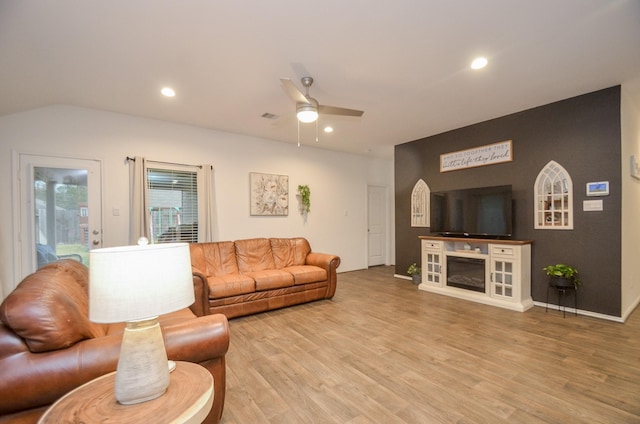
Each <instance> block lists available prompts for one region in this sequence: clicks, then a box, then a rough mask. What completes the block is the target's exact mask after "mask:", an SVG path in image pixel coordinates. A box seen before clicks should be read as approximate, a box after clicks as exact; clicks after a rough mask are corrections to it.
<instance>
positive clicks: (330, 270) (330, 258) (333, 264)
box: [305, 252, 340, 299]
mask: <svg viewBox="0 0 640 424" xmlns="http://www.w3.org/2000/svg"><path fill="white" fill-rule="evenodd" d="M305 264H307V265H315V266H318V267H320V268H324V269H325V270H326V271H327V281H328V282H329V286H328V287H327V294H326V298H327V299H330V298H332V297H333V295H334V294H335V293H336V286H337V282H338V279H337V275H336V270H337V269H338V267H339V266H340V257H339V256H336V255H330V254H328V253H318V252H311V253H309V254H308V255H307V258H306V260H305Z"/></svg>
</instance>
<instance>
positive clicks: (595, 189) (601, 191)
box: [587, 181, 609, 196]
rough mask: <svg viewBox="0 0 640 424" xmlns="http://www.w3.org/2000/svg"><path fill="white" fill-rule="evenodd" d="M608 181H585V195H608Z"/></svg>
mask: <svg viewBox="0 0 640 424" xmlns="http://www.w3.org/2000/svg"><path fill="white" fill-rule="evenodd" d="M608 195H609V181H598V182H594V183H587V196H608Z"/></svg>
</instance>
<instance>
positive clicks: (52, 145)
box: [0, 105, 395, 298]
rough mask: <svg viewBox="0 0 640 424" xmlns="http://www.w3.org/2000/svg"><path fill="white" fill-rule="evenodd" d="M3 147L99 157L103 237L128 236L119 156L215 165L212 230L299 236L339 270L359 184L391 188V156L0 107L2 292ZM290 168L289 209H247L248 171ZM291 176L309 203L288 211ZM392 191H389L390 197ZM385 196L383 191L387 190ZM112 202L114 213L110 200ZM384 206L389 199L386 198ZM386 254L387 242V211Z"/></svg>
mask: <svg viewBox="0 0 640 424" xmlns="http://www.w3.org/2000/svg"><path fill="white" fill-rule="evenodd" d="M12 151H16V152H18V153H29V154H39V155H56V156H69V157H76V158H85V159H98V160H101V161H102V166H103V169H102V175H103V215H104V221H103V231H104V237H103V241H104V246H105V247H108V246H118V245H124V244H127V243H128V226H129V222H128V211H129V187H128V178H129V174H128V172H129V168H128V165H127V163H126V160H125V158H126V156H136V155H139V156H145V157H146V158H147V159H149V160H156V161H167V162H177V163H185V164H211V165H213V167H214V170H215V171H214V172H215V186H216V205H217V220H216V223H217V234H218V239H219V240H236V239H241V238H251V237H271V236H277V237H294V236H303V237H306V238H307V239H308V240H309V242H310V244H311V248H312V249H313V250H315V251H318V252H327V253H334V254H337V255H339V256H340V257H341V259H342V263H341V266H340V268H339V271H340V272H344V271H351V270H356V269H362V268H366V266H367V262H366V261H367V251H366V249H367V244H366V230H367V229H366V218H367V214H366V204H367V200H366V195H367V185H379V186H385V187H387V188H388V191H389V193H391V192H392V190H393V161H392V160H391V159H389V160H383V159H374V158H369V157H367V156H360V155H353V154H345V153H339V152H335V151H329V150H324V149H320V148H314V147H308V146H302V147H301V148H298V147H297V146H296V145H294V144H288V143H281V142H275V141H270V140H265V139H258V138H254V137H247V136H242V135H237V134H230V133H225V132H220V131H213V130H208V129H203V128H199V127H192V126H186V125H178V124H173V123H169V122H163V121H157V120H151V119H145V118H138V117H134V116H129V115H122V114H115V113H110V112H104V111H98V110H92V109H84V108H77V107H71V106H62V105H56V106H50V107H46V108H41V109H36V110H32V111H27V112H23V113H18V114H14V115H9V116H4V117H0V198H2V199H3V206H2V209H1V211H0V282H1V283H2V284H1V285H0V287H2V289H3V293H2V298H4V297H5V296H6V294H8V293H9V291H10V290H11V289H13V287H15V285H16V284H17V283H18V282H19V281H16V279H19V277H20V275H18V274H19V273H18V271H17V270H14V269H13V263H14V257H13V255H14V251H15V246H14V242H13V240H12V230H11V228H12V226H13V225H14V220H13V217H12V207H11V198H12V188H13V184H14V182H15V179H14V177H13V175H14V174H15V172H16V171H15V170H12V169H11V154H12ZM250 172H264V173H272V174H284V175H288V176H289V190H290V194H291V198H290V202H289V208H290V211H289V216H287V217H251V216H250V215H249V173H250ZM299 184H307V185H309V187H310V188H311V213H310V214H309V215H308V217H307V218H306V219H304V218H303V217H302V216H301V215H300V214H299V213H298V211H297V200H296V199H295V191H296V188H297V186H298V185H299ZM391 198H392V196H391V195H389V199H391ZM389 201H390V202H391V200H389ZM114 209H119V212H120V214H119V216H114V214H113V210H114ZM389 209H390V210H391V211H392V210H393V205H390V206H389ZM388 218H389V220H388V224H387V225H388V228H389V231H390V232H389V241H390V242H389V248H388V249H387V252H389V253H388V255H389V259H388V260H387V261H386V262H387V263H393V259H391V258H390V254H391V253H390V252H393V251H394V250H395V249H393V248H392V245H393V243H394V237H393V216H392V215H391V214H388Z"/></svg>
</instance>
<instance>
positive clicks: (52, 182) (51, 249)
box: [17, 154, 102, 281]
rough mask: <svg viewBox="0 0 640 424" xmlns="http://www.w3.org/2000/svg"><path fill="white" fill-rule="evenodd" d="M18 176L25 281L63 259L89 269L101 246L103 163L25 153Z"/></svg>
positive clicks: (21, 254)
mask: <svg viewBox="0 0 640 424" xmlns="http://www.w3.org/2000/svg"><path fill="white" fill-rule="evenodd" d="M19 172H20V212H19V220H20V234H19V236H18V237H17V238H18V242H17V243H18V244H19V245H20V249H18V251H19V256H20V257H19V263H20V271H21V274H22V275H21V277H22V278H23V277H24V276H26V275H28V274H29V273H31V272H33V271H35V270H36V269H38V268H40V267H42V266H43V265H45V264H47V263H49V262H52V261H54V260H57V259H60V258H71V259H75V260H78V261H80V262H82V263H84V264H85V265H87V266H88V265H89V250H90V249H92V248H97V247H101V246H102V213H101V211H102V208H101V189H100V187H101V164H100V162H99V161H95V160H87V159H72V158H61V157H52V156H35V155H27V154H20V170H19ZM18 281H19V280H18Z"/></svg>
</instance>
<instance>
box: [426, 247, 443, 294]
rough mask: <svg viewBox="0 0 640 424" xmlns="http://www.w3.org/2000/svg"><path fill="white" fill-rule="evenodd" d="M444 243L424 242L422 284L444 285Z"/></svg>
mask: <svg viewBox="0 0 640 424" xmlns="http://www.w3.org/2000/svg"><path fill="white" fill-rule="evenodd" d="M442 258H443V255H442V242H440V241H430V240H423V241H422V282H423V283H427V284H432V285H437V286H441V285H442Z"/></svg>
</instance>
